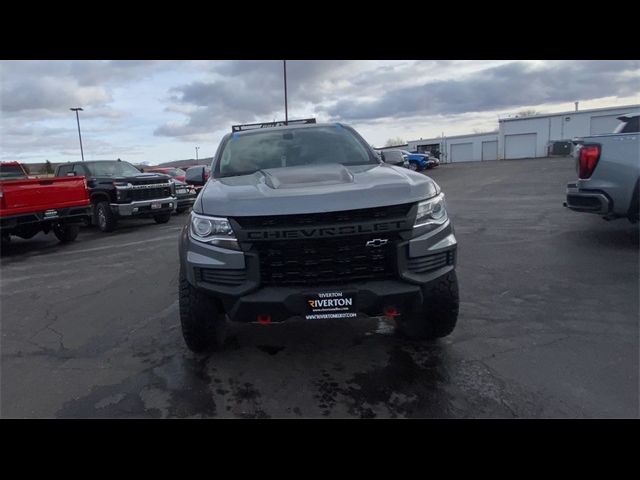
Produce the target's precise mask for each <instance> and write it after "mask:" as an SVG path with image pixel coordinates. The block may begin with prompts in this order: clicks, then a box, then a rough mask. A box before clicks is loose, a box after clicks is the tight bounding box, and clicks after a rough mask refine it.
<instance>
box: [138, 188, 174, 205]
mask: <svg viewBox="0 0 640 480" xmlns="http://www.w3.org/2000/svg"><path fill="white" fill-rule="evenodd" d="M170 196H171V188H170V187H160V188H143V189H140V190H131V191H129V192H127V200H131V201H133V202H139V201H141V200H153V199H155V198H167V197H170Z"/></svg>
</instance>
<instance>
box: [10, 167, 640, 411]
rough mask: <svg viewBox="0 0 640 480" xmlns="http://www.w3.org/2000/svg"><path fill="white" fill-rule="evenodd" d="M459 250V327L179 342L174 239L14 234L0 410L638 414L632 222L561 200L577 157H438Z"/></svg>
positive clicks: (371, 328)
mask: <svg viewBox="0 0 640 480" xmlns="http://www.w3.org/2000/svg"><path fill="white" fill-rule="evenodd" d="M428 174H429V175H430V176H432V177H433V178H434V179H435V180H436V181H437V182H438V183H439V184H440V185H441V186H442V187H443V189H444V191H445V193H446V196H447V202H448V208H449V212H450V215H451V217H452V218H453V220H454V224H455V228H456V235H457V237H458V240H459V243H460V248H459V257H458V262H459V265H458V277H459V282H460V295H461V307H460V317H459V321H458V327H457V329H456V330H455V332H454V333H453V334H452V335H450V336H449V337H447V338H445V339H442V340H439V341H436V342H412V341H408V340H405V339H402V338H400V337H398V336H396V335H395V331H394V325H393V323H392V322H390V321H387V320H385V319H383V318H366V317H363V318H357V319H353V320H346V321H345V320H322V321H302V320H300V319H292V320H291V321H289V322H286V323H284V324H277V325H270V326H261V325H256V324H249V325H243V324H231V325H230V329H229V335H228V338H227V341H226V344H225V348H224V350H223V351H222V352H217V353H214V354H211V355H208V356H199V355H195V354H193V353H191V352H189V351H188V350H187V348H186V347H185V345H184V343H183V341H182V337H181V334H180V327H179V320H178V303H177V274H178V260H177V236H178V232H179V229H180V226H181V225H182V224H183V223H184V222H185V221H186V219H187V215H181V216H174V217H173V219H172V221H171V222H170V223H169V224H166V225H156V224H155V223H154V222H153V221H141V222H135V221H131V222H124V223H123V225H122V228H120V229H119V230H117V231H116V232H113V233H111V234H102V233H100V232H98V231H96V230H94V229H84V230H83V231H82V232H81V235H80V236H79V237H78V240H77V241H76V242H74V243H73V244H70V245H64V246H61V245H59V244H58V243H57V241H56V240H55V237H53V236H52V235H49V236H46V235H38V236H37V237H35V238H33V239H31V240H21V239H15V240H14V241H13V242H12V243H11V244H10V245H8V246H3V249H2V254H1V258H0V286H1V292H0V293H1V294H0V302H1V303H0V313H1V314H2V318H1V325H0V328H1V334H2V338H1V354H2V363H1V378H0V382H1V389H0V415H1V416H2V417H4V418H43V417H44V418H167V417H173V418H175V417H178V418H185V417H219V418H222V417H235V418H283V417H290V418H310V417H311V418H316V417H317V418H326V417H338V418H344V417H356V418H402V417H421V418H424V417H427V418H485V417H490V418H516V417H517V418H539V417H565V418H566V417H570V418H584V417H625V418H626V417H634V418H637V417H638V416H639V415H640V413H639V405H638V357H639V354H638V351H639V350H638V226H637V225H631V224H630V223H629V222H627V221H626V220H620V221H616V222H605V221H603V220H601V219H600V218H598V217H595V216H590V215H587V214H579V213H575V212H571V211H568V210H566V209H564V208H563V207H562V201H563V199H564V198H563V196H564V186H565V184H566V182H567V181H570V180H573V179H574V170H573V163H572V161H571V160H570V159H539V160H523V161H509V162H483V163H470V164H456V165H443V166H441V167H439V168H437V169H435V170H433V171H430V172H429V173H428Z"/></svg>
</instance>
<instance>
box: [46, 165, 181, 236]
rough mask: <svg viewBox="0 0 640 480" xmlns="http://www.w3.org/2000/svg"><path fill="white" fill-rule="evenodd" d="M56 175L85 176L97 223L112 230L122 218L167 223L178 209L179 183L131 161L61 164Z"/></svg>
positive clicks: (94, 220)
mask: <svg viewBox="0 0 640 480" xmlns="http://www.w3.org/2000/svg"><path fill="white" fill-rule="evenodd" d="M55 176H56V177H69V176H84V177H86V179H87V186H88V188H89V196H90V198H91V205H92V207H93V217H92V218H93V222H94V223H96V224H97V225H98V228H100V230H102V231H103V232H111V231H113V230H114V229H115V228H116V226H117V225H118V219H120V218H153V219H154V220H155V221H156V223H167V222H168V221H169V220H170V219H171V213H172V212H173V211H174V210H175V209H176V206H177V199H176V197H175V193H174V191H175V186H174V184H173V182H171V181H170V179H171V178H170V177H169V176H168V175H163V174H160V173H142V172H140V170H138V169H137V168H136V167H134V166H133V165H132V164H130V163H129V162H125V161H121V160H101V161H90V162H70V163H65V164H62V165H58V166H57V167H56V171H55Z"/></svg>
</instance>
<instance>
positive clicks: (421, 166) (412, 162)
mask: <svg viewBox="0 0 640 480" xmlns="http://www.w3.org/2000/svg"><path fill="white" fill-rule="evenodd" d="M400 151H401V152H402V155H403V156H404V158H405V160H407V161H408V162H409V169H411V170H415V171H418V172H419V171H420V170H425V169H427V168H430V167H431V166H432V164H433V162H431V161H430V158H429V155H427V154H426V153H411V152H408V151H407V150H400Z"/></svg>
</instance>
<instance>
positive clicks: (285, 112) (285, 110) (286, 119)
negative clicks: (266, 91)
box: [283, 60, 289, 125]
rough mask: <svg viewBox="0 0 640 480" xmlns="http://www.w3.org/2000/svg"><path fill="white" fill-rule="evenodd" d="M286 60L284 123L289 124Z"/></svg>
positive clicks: (285, 64)
mask: <svg viewBox="0 0 640 480" xmlns="http://www.w3.org/2000/svg"><path fill="white" fill-rule="evenodd" d="M283 62H284V124H285V125H289V110H288V108H287V61H286V60H283Z"/></svg>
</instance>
